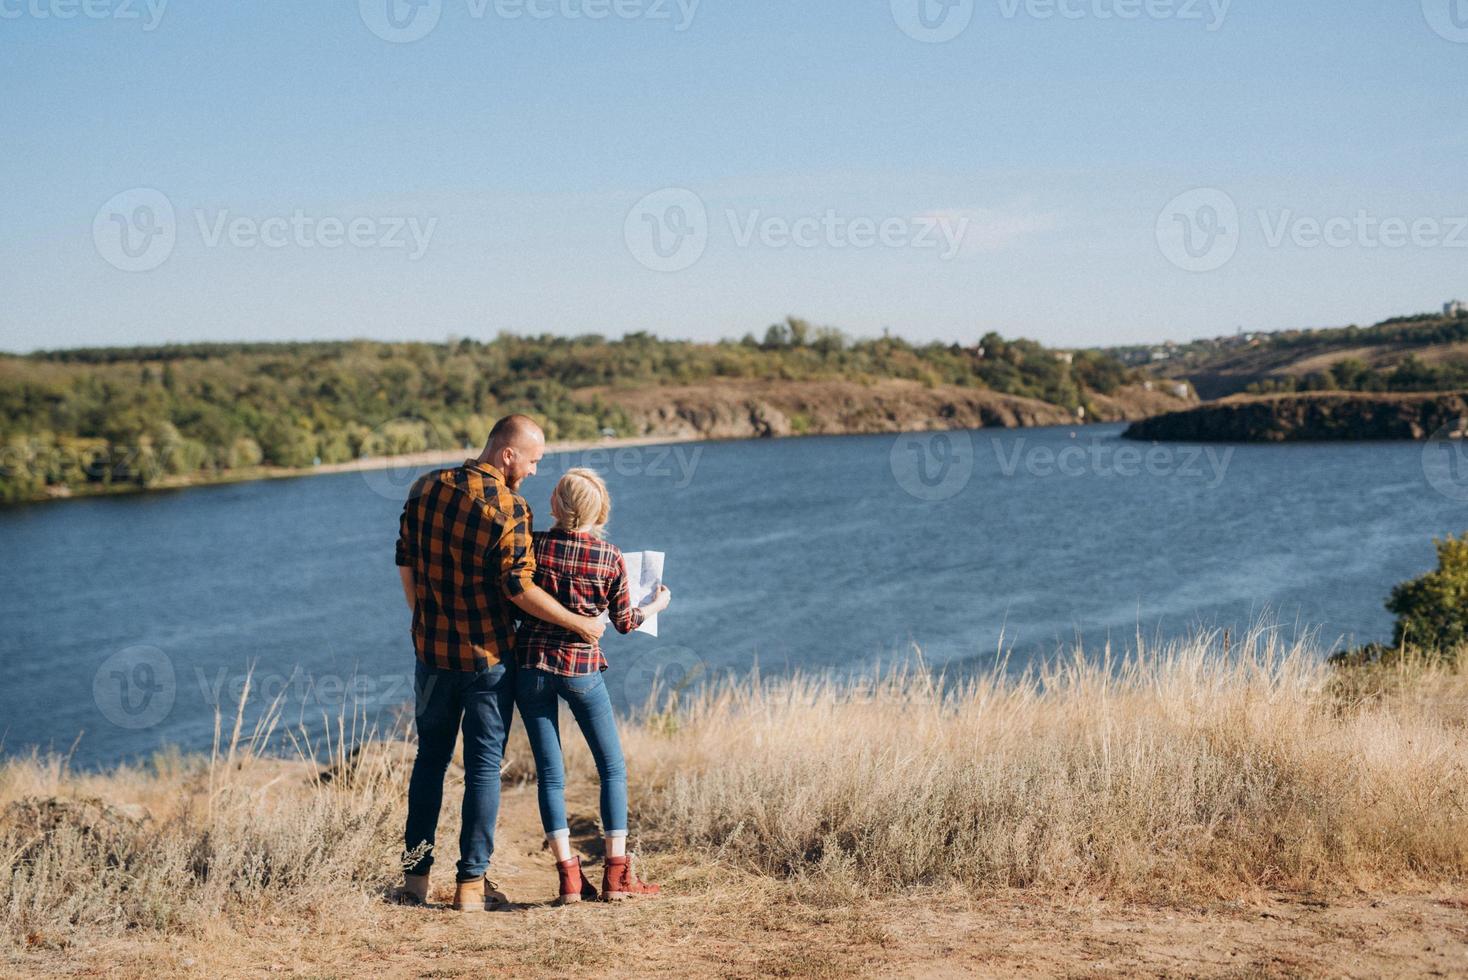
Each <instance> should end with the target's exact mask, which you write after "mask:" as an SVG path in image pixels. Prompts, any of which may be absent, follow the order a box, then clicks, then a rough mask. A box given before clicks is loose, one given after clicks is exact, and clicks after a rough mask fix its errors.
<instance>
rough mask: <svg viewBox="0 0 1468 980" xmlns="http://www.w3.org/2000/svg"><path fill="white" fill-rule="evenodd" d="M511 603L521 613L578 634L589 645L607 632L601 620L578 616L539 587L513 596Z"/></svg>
mask: <svg viewBox="0 0 1468 980" xmlns="http://www.w3.org/2000/svg"><path fill="white" fill-rule="evenodd" d="M510 601H511V602H513V603H514V604H515V605H517V606H519V607H520V611H521V612H524V613H526V614H527V615H530V616H534V617H535V618H536V619H542V620H545V621H546V622H547V623H551V624H553V625H555V626H559V627H561V628H562V629H568V630H570V631H571V632H572V633H577V634H579V635H580V636H581V637H583V638H584V639H585V640H586V642H587V643H595V642H596V641H597V640H599V639H601V635H602V633H603V632H605V631H606V626H604V625H603V624H602V623H601V622H600V621H599V620H595V619H590V618H588V617H586V616H578V615H576V614H575V613H573V612H571V611H570V610H569V609H567V608H566V607H565V606H563V605H561V604H560V603H559V602H557V601H556V597H555V596H553V595H551V594H550V593H549V592H547V591H545V590H544V589H542V588H540V587H538V586H537V587H534V588H529V589H526V590H525V591H524V592H522V593H520V594H519V595H517V596H511V597H510Z"/></svg>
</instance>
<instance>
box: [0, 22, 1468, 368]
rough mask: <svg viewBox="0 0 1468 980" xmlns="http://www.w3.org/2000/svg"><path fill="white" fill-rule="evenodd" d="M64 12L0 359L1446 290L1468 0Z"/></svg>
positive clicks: (1052, 330) (1453, 273)
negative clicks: (126, 349)
mask: <svg viewBox="0 0 1468 980" xmlns="http://www.w3.org/2000/svg"><path fill="white" fill-rule="evenodd" d="M85 2H86V3H87V4H89V5H90V6H88V7H86V8H83V6H82V4H83V0H0V80H3V83H4V85H3V91H4V92H5V96H4V98H3V99H0V139H3V146H4V150H3V152H0V269H3V279H0V287H3V288H0V349H7V350H29V349H34V348H38V347H65V346H76V345H83V344H86V345H92V344H135V343H156V342H163V341H194V340H205V339H230V340H282V339H311V338H334V337H374V338H394V339H425V340H441V339H443V338H445V337H449V336H492V335H493V334H495V333H497V332H499V331H501V330H510V331H516V332H536V333H538V332H542V331H546V332H555V333H586V332H598V333H605V334H609V335H620V334H622V333H624V332H626V331H629V330H641V329H646V330H651V331H653V332H655V333H658V334H661V335H664V336H672V337H692V338H717V337H725V336H732V337H737V336H739V335H741V334H743V333H744V332H746V331H750V330H753V331H756V332H761V331H762V330H763V328H764V327H765V326H766V325H768V324H769V323H771V322H774V321H775V320H778V319H781V318H783V317H784V316H785V315H787V314H795V315H799V316H803V317H806V318H807V319H810V320H813V321H815V322H818V323H822V324H831V325H836V326H840V327H842V328H844V329H846V330H847V331H849V332H851V333H855V334H861V335H869V334H875V333H878V332H880V331H881V330H882V329H883V328H884V327H890V328H891V329H892V330H894V331H895V332H898V333H900V334H902V335H904V336H907V337H910V338H913V339H918V340H926V339H942V340H961V341H971V340H973V339H975V338H977V337H978V336H980V335H982V334H983V333H984V332H986V331H988V330H998V331H1000V332H1002V333H1005V334H1007V335H1023V336H1030V337H1035V338H1038V339H1041V340H1044V341H1046V342H1048V343H1053V344H1057V345H1067V346H1082V345H1100V344H1113V343H1130V342H1148V341H1157V340H1162V339H1164V338H1172V339H1179V340H1180V339H1184V338H1189V337H1196V336H1211V335H1215V334H1219V333H1232V332H1233V331H1234V330H1235V329H1237V328H1239V327H1243V328H1245V329H1277V328H1286V327H1298V326H1326V325H1337V324H1344V323H1351V322H1360V323H1367V322H1372V321H1374V320H1377V319H1380V318H1384V317H1386V316H1391V315H1394V314H1398V313H1404V312H1415V311H1420V310H1424V309H1428V308H1434V307H1436V306H1438V305H1440V304H1441V303H1442V302H1444V301H1445V300H1447V299H1450V298H1454V297H1462V298H1465V299H1468V194H1465V189H1468V181H1465V178H1464V158H1465V150H1468V100H1464V99H1463V97H1462V92H1463V78H1464V77H1465V69H1468V0H1396V2H1392V3H1385V4H1383V3H1380V2H1367V0H1345V2H1338V3H1333V4H1330V5H1307V4H1301V3H1287V2H1280V0H1272V2H1265V0H1233V2H1232V3H1229V4H1227V5H1226V9H1225V8H1224V6H1222V4H1223V0H1212V2H1211V3H1210V0H1200V2H1198V3H1197V4H1196V5H1195V4H1193V2H1192V0H1027V2H1022V0H950V3H952V4H953V6H952V9H945V7H944V6H943V4H942V3H940V2H938V0H860V2H850V0H847V2H835V0H809V2H803V3H796V2H790V0H787V2H774V0H738V2H737V3H736V2H734V0H701V2H698V3H697V4H696V5H695V4H693V0H681V3H680V0H666V2H664V0H419V2H421V3H424V4H426V5H425V6H423V7H421V9H419V8H414V7H411V6H409V3H408V0H362V2H360V3H358V2H356V0H351V2H345V0H327V2H313V3H301V2H298V0H256V2H243V3H233V4H221V3H198V2H195V3H187V4H186V3H183V2H176V3H167V4H164V2H163V0H151V3H152V5H153V6H152V8H151V9H150V8H149V6H148V2H149V0H85ZM919 2H923V3H931V4H932V6H931V7H930V8H929V18H928V21H927V23H929V24H931V25H936V26H935V27H934V30H935V31H937V32H940V33H948V32H955V36H953V37H952V38H951V39H948V40H943V41H941V42H935V40H934V39H935V37H936V36H937V35H935V34H927V35H924V33H923V30H922V29H920V28H918V27H915V26H914V25H916V24H918V23H919V22H918V21H916V20H915V19H914V18H915V16H916V14H915V11H916V7H917V4H918V3H919ZM614 3H615V4H616V6H615V7H614ZM1056 3H1059V5H1060V6H1059V7H1057V6H1056ZM1450 3H1458V4H1461V7H1462V9H1459V10H1457V11H1456V15H1457V17H1458V19H1457V20H1453V19H1452V15H1453V13H1454V11H1452V10H1451V9H1450V8H1449V7H1448V5H1449V4H1450ZM389 4H393V5H394V12H395V14H396V15H397V18H398V20H397V23H399V24H405V25H407V27H406V29H405V30H406V31H407V33H408V34H414V33H422V35H423V36H421V37H418V38H417V39H416V40H412V41H410V42H401V41H396V40H390V39H384V37H383V36H379V35H380V34H387V35H389V36H392V35H393V32H392V30H391V29H390V27H389V26H388V25H389V22H388V21H387V20H386V14H387V8H388V5H389ZM588 4H589V6H588ZM598 4H600V7H598ZM598 10H603V11H606V12H607V13H608V16H606V17H604V18H601V19H593V18H592V17H590V16H588V15H589V14H591V13H595V12H597V11H598ZM1128 12H1136V16H1132V17H1123V16H1121V14H1123V13H1128ZM532 13H534V14H535V16H532V15H531V14H532ZM63 14H72V15H73V16H70V17H63V16H60V15H63ZM517 15H518V16H517ZM944 16H946V17H947V18H949V19H946V20H945V19H944ZM435 17H436V20H434V18H435ZM954 18H957V19H954ZM970 18H971V19H970ZM965 23H966V26H965ZM1458 24H1462V25H1464V26H1463V28H1461V29H1460V28H1459V27H1458V26H1457V25H1458ZM904 25H906V27H907V28H910V30H905V29H904ZM374 28H376V29H377V31H376V32H375V31H374ZM429 28H431V29H429ZM957 28H962V29H961V30H957ZM914 35H916V36H914ZM397 36H398V37H402V36H403V35H401V34H399V35H397ZM924 38H926V39H924ZM669 189H678V190H677V192H671V191H669ZM1200 192H1201V194H1200ZM670 195H671V196H670ZM1179 200H1181V201H1182V202H1183V204H1182V205H1176V202H1178V201H1179ZM160 201H161V202H163V203H162V205H160V203H159V202H160ZM669 202H672V204H673V207H672V208H669V207H667V205H668V203H669ZM1200 202H1201V205H1200ZM140 207H141V208H144V209H145V210H139V209H140ZM1178 207H1181V208H1182V212H1180V213H1179V212H1177V208H1178ZM1230 207H1232V208H1233V209H1234V210H1235V211H1236V212H1237V216H1236V217H1235V216H1234V214H1233V213H1231V212H1230V211H1229V208H1230ZM1205 210H1206V212H1207V213H1204V211H1205ZM1459 218H1461V221H1462V225H1463V227H1461V228H1460V227H1459V221H1458V220H1457V219H1459ZM1384 221H1385V222H1392V221H1395V222H1399V223H1400V224H1399V227H1398V229H1396V230H1400V229H1401V228H1411V229H1412V231H1411V232H1410V233H1409V234H1407V235H1406V238H1405V240H1402V236H1400V235H1398V236H1394V235H1393V234H1391V233H1389V226H1388V228H1383V227H1382V226H1381V222H1384ZM1220 222H1221V223H1220ZM1312 222H1313V223H1314V224H1315V225H1316V226H1324V225H1328V224H1329V223H1331V222H1334V225H1333V228H1334V231H1333V232H1332V235H1331V241H1330V243H1329V244H1326V243H1322V242H1318V241H1316V238H1317V237H1318V236H1312V234H1311V228H1312V224H1311V223H1312ZM1347 225H1349V227H1346V226H1347ZM875 228H883V229H885V230H884V231H883V232H882V233H881V234H880V235H876V236H874V235H873V234H872V230H873V229H875ZM160 229H166V231H167V234H164V235H162V236H161V237H160V236H159V234H157V233H158V232H159V230H160ZM348 229H354V230H352V231H350V232H349V231H348ZM1166 229H1172V230H1173V232H1174V233H1176V234H1177V235H1183V234H1185V235H1186V236H1188V239H1187V240H1188V243H1189V246H1188V247H1190V248H1191V249H1192V251H1181V252H1180V251H1179V248H1180V245H1179V241H1180V240H1174V238H1172V237H1169V234H1168V232H1167V230H1166ZM1210 229H1220V230H1221V231H1222V234H1221V235H1219V234H1210ZM1316 230H1317V231H1318V230H1319V229H1318V228H1316ZM945 232H946V233H947V235H948V236H949V237H948V238H946V239H945V237H944V233H945ZM1384 232H1386V234H1385V236H1383V233H1384ZM654 234H656V235H658V236H660V238H659V241H660V243H661V244H662V245H663V247H664V252H663V253H659V252H657V251H656V250H652V249H650V243H651V241H652V238H651V236H653V235H654ZM123 235H127V236H129V237H128V239H127V242H128V243H129V250H128V251H119V248H120V247H121V243H122V239H121V237H120V236H123ZM874 238H875V240H874ZM955 241H956V242H957V246H956V247H952V246H953V244H954V242H955ZM684 246H686V247H684Z"/></svg>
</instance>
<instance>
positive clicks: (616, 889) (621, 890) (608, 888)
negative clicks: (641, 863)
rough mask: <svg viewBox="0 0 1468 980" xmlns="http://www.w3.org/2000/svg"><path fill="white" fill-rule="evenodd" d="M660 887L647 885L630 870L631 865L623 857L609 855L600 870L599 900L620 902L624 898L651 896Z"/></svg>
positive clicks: (659, 889)
mask: <svg viewBox="0 0 1468 980" xmlns="http://www.w3.org/2000/svg"><path fill="white" fill-rule="evenodd" d="M661 890H662V889H661V888H659V887H658V886H657V885H649V884H648V883H647V882H645V881H642V880H641V879H639V878H638V877H637V875H636V874H635V873H634V872H633V871H632V865H631V864H630V863H629V862H628V860H627V858H625V857H615V858H614V857H609V858H607V859H606V865H605V867H604V870H603V871H602V878H601V900H602V901H603V902H620V901H622V900H623V899H624V898H651V897H652V896H654V895H656V894H657V893H658V892H659V891H661Z"/></svg>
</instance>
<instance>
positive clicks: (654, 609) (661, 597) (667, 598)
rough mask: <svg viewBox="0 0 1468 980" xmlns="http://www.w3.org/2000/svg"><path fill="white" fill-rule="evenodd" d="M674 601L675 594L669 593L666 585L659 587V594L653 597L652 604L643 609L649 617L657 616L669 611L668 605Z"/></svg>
mask: <svg viewBox="0 0 1468 980" xmlns="http://www.w3.org/2000/svg"><path fill="white" fill-rule="evenodd" d="M672 601H673V593H671V592H669V591H668V587H667V586H666V585H659V586H658V594H657V595H655V596H653V598H652V602H649V603H648V604H647V605H645V606H643V607H642V611H643V613H645V614H646V615H648V616H656V615H657V614H658V613H660V612H662V611H663V610H664V609H667V608H668V604H669V603H671V602H672Z"/></svg>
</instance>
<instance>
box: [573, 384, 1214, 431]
mask: <svg viewBox="0 0 1468 980" xmlns="http://www.w3.org/2000/svg"><path fill="white" fill-rule="evenodd" d="M576 397H577V398H578V399H581V400H586V401H590V400H592V399H600V400H601V401H602V402H603V403H605V404H608V405H612V406H615V407H617V408H620V409H621V410H622V411H623V412H625V413H626V414H627V416H628V418H629V419H630V420H631V421H632V424H633V431H632V432H630V433H626V434H627V435H663V436H676V437H685V438H687V437H694V438H705V439H747V438H751V437H754V438H764V437H777V436H792V435H815V434H838V433H864V432H911V431H917V430H923V429H938V428H943V429H960V428H973V429H978V428H1020V427H1027V426H1042V425H1074V424H1075V423H1076V422H1077V421H1078V419H1077V416H1076V413H1075V412H1073V411H1071V410H1070V409H1067V408H1065V407H1063V406H1060V405H1053V404H1051V403H1049V402H1044V401H1039V400H1038V399H1033V398H1021V397H1018V396H1014V395H1003V394H998V393H996V392H993V391H985V390H981V389H976V388H961V387H956V386H951V385H934V386H931V387H930V386H927V385H923V384H920V383H918V382H915V381H896V380H885V381H874V382H872V383H870V384H864V383H861V382H856V381H720V382H714V383H709V384H702V385H676V386H675V385H662V386H657V387H650V388H639V389H619V388H594V389H581V390H578V391H577V392H576ZM1187 404H1188V402H1187V401H1186V400H1184V399H1182V398H1178V397H1176V396H1174V395H1173V394H1171V393H1168V392H1162V391H1149V390H1147V389H1146V388H1145V387H1142V386H1132V387H1127V388H1123V389H1120V390H1119V391H1117V392H1116V393H1114V394H1113V395H1110V396H1104V395H1095V396H1093V397H1092V400H1091V406H1092V410H1091V412H1090V413H1089V415H1088V417H1087V418H1086V421H1091V422H1110V421H1123V420H1129V419H1137V418H1144V417H1146V416H1148V415H1152V414H1155V413H1157V412H1166V411H1169V410H1173V409H1177V408H1180V407H1182V406H1185V405H1187Z"/></svg>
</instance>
